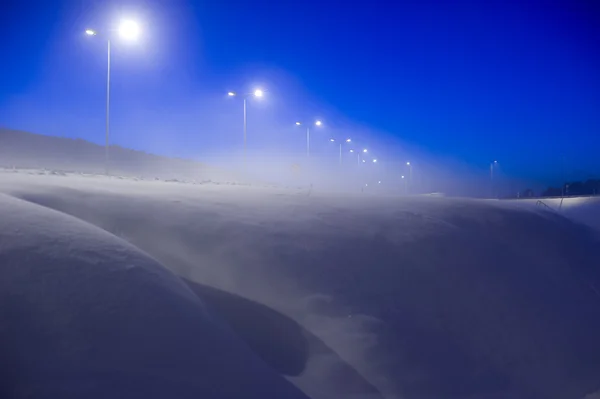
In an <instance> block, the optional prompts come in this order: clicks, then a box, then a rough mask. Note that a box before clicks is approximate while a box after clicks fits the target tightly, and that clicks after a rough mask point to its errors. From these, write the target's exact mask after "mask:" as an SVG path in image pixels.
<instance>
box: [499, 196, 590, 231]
mask: <svg viewBox="0 0 600 399" xmlns="http://www.w3.org/2000/svg"><path fill="white" fill-rule="evenodd" d="M511 202H514V203H517V204H520V205H523V206H526V207H533V206H537V207H542V208H546V209H548V210H549V211H553V212H556V213H558V214H560V215H562V216H564V217H567V218H569V219H571V220H574V221H576V222H578V223H582V224H585V225H588V226H590V227H592V228H594V229H597V230H600V197H598V196H596V197H566V198H564V199H563V198H541V199H521V200H514V201H511Z"/></svg>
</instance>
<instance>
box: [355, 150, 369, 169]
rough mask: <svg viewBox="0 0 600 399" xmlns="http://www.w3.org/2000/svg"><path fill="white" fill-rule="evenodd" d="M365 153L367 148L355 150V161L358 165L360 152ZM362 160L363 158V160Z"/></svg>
mask: <svg viewBox="0 0 600 399" xmlns="http://www.w3.org/2000/svg"><path fill="white" fill-rule="evenodd" d="M361 152H362V153H363V154H366V153H367V152H368V150H367V149H366V148H364V149H363V150H362V151H357V152H356V163H357V164H358V166H360V153H361ZM363 162H364V160H363Z"/></svg>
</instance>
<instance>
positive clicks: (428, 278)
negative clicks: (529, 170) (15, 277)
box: [0, 173, 600, 399]
mask: <svg viewBox="0 0 600 399" xmlns="http://www.w3.org/2000/svg"><path fill="white" fill-rule="evenodd" d="M0 191H2V192H4V193H6V194H7V195H10V196H12V197H14V198H19V199H21V200H24V201H28V202H31V203H34V204H38V205H42V206H44V207H47V208H51V209H53V210H57V211H59V212H62V213H64V214H68V215H72V216H74V217H75V218H78V219H80V220H82V221H85V222H87V223H89V224H91V225H95V226H97V227H99V228H101V229H104V230H106V231H108V232H110V233H112V234H113V235H116V236H119V237H121V238H122V239H124V240H125V241H128V242H129V243H131V244H132V245H133V246H134V247H136V248H139V249H141V250H143V251H145V252H146V253H148V254H150V255H151V256H152V257H153V258H154V259H156V260H157V261H158V262H160V264H162V265H164V266H165V267H167V268H169V269H170V270H171V271H173V272H175V273H176V274H177V275H179V276H181V277H184V278H185V279H187V280H189V281H190V286H191V287H193V289H194V292H196V293H197V295H198V296H199V297H201V298H202V299H203V300H204V302H206V303H207V304H208V306H209V308H211V309H213V311H214V314H215V315H216V316H215V317H216V318H217V319H218V320H221V321H223V322H224V323H227V324H228V325H229V326H230V328H231V329H232V330H233V332H234V333H235V334H236V335H237V337H238V339H240V340H243V341H245V342H246V344H247V345H248V346H249V347H250V348H251V349H252V350H253V351H254V352H255V353H256V354H257V355H258V356H259V357H261V358H262V359H263V361H264V362H266V363H267V364H269V365H270V367H271V368H272V369H273V370H276V371H278V372H279V373H281V374H283V375H286V376H287V378H288V379H289V380H290V381H292V382H293V383H294V384H296V386H297V387H299V388H301V389H302V390H303V391H304V392H305V393H306V394H308V395H309V396H310V397H312V398H313V399H321V398H322V399H326V398H327V399H329V398H346V397H353V396H352V395H353V394H354V395H355V396H354V397H361V398H376V397H379V394H381V395H382V396H383V397H385V398H409V399H412V398H418V399H421V398H505V397H510V398H517V399H519V398H527V399H536V398H557V399H558V398H573V399H581V398H583V397H585V396H586V395H587V394H591V393H593V392H596V391H598V390H599V389H600V341H599V340H598V339H597V337H598V334H599V333H600V296H599V292H600V291H599V289H600V269H599V266H600V258H598V256H597V248H598V247H599V242H598V237H597V233H596V232H594V231H593V230H591V229H588V228H586V227H584V226H582V225H578V224H575V223H573V222H571V221H569V220H568V219H565V218H563V217H561V216H560V215H557V214H556V213H554V212H551V211H547V210H544V209H542V208H541V207H530V208H529V207H522V206H520V205H516V204H511V203H507V202H500V201H476V200H463V199H447V198H425V197H412V198H396V197H383V196H371V195H367V194H365V195H355V196H348V195H346V196H341V195H334V194H324V193H322V194H315V193H309V192H307V191H306V190H285V189H277V188H266V187H247V186H231V185H217V184H210V185H208V184H207V185H189V184H180V183H165V182H154V181H151V182H148V181H130V180H116V179H107V178H101V177H76V176H36V175H28V174H21V173H4V174H0ZM32 206H33V205H32ZM36 209H37V208H36ZM0 212H1V216H2V218H4V214H5V213H6V212H8V213H13V212H14V210H13V209H12V208H11V209H8V210H7V209H6V208H3V209H2V210H0ZM4 234H7V235H8V236H9V237H13V236H18V234H21V235H22V233H19V232H17V231H14V229H11V230H9V231H8V232H6V230H5V231H4ZM28 234H29V233H28ZM78 247H79V245H78V244H77V243H73V244H72V245H71V246H70V248H78ZM41 248H42V249H41V251H43V248H44V247H43V246H42V247H41ZM65 256H66V254H65ZM84 259H85V258H84ZM47 273H49V274H51V273H52V272H51V270H49V271H47ZM196 284H201V285H200V286H197V285H196ZM213 289H217V290H216V291H214V290H213ZM227 293H229V294H227ZM50 294H52V293H50ZM231 294H235V295H231ZM224 298H225V299H224ZM99 300H100V301H103V300H104V297H102V298H99ZM251 314H254V315H258V316H260V317H259V318H257V319H253V318H252V317H250V315H251ZM245 316H247V317H248V318H247V319H246V318H245ZM258 316H257V317H258ZM253 320H261V321H260V322H257V323H252V321H253ZM285 337H289V340H288V338H285ZM190 339H191V338H185V337H184V338H182V342H183V341H186V340H190ZM202 342H208V341H206V340H203V341H202ZM268 342H272V343H273V345H274V346H275V347H276V348H277V350H275V351H272V350H271V351H270V348H269V345H268ZM229 375H231V374H229ZM232 381H233V380H232ZM284 396H285V395H284ZM270 397H273V396H270Z"/></svg>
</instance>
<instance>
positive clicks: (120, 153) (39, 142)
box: [0, 128, 239, 182]
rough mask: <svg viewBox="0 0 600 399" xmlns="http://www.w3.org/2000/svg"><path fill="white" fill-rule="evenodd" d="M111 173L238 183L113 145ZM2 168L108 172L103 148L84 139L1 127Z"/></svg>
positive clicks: (202, 166)
mask: <svg viewBox="0 0 600 399" xmlns="http://www.w3.org/2000/svg"><path fill="white" fill-rule="evenodd" d="M109 159H110V163H109V173H110V174H111V175H114V176H141V177H145V178H160V179H163V180H165V179H175V178H177V179H184V180H198V181H206V180H217V181H223V182H225V181H236V180H239V179H238V178H237V177H236V176H235V175H234V174H232V173H228V172H226V171H223V170H219V169H216V168H212V167H209V166H208V165H205V164H202V163H199V162H193V161H191V160H186V159H178V158H167V157H161V156H158V155H153V154H148V153H145V152H142V151H134V150H131V149H128V148H123V147H119V146H111V147H110V151H109ZM0 167H10V168H12V167H16V168H21V169H25V168H30V169H31V168H39V169H42V168H45V169H50V170H59V171H70V172H82V173H88V174H104V173H105V149H104V147H103V146H100V145H97V144H94V143H91V142H89V141H85V140H81V139H70V138H66V137H54V136H44V135H40V134H33V133H28V132H22V131H16V130H10V129H2V128H0Z"/></svg>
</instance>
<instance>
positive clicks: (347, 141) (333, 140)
mask: <svg viewBox="0 0 600 399" xmlns="http://www.w3.org/2000/svg"><path fill="white" fill-rule="evenodd" d="M329 141H331V142H332V143H334V142H335V139H329ZM351 142H352V139H346V140H344V141H340V165H341V164H342V144H344V143H351ZM352 151H353V150H350V152H352Z"/></svg>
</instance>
